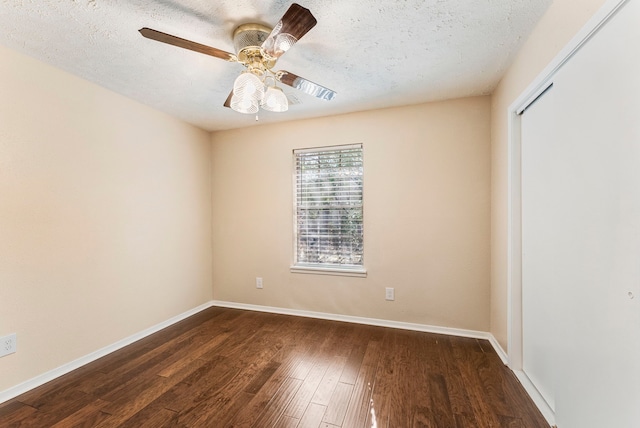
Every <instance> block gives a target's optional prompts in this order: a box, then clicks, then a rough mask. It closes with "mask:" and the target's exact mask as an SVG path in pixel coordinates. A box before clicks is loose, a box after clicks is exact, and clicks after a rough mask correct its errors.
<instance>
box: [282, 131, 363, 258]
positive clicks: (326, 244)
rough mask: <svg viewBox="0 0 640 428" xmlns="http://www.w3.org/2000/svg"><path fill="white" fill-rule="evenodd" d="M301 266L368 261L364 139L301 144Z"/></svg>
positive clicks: (298, 158) (298, 229)
mask: <svg viewBox="0 0 640 428" xmlns="http://www.w3.org/2000/svg"><path fill="white" fill-rule="evenodd" d="M294 158H295V210H296V213H295V221H296V225H295V235H296V243H295V264H296V266H312V267H328V268H331V267H336V268H340V269H348V268H350V267H351V268H361V267H362V266H363V228H362V176H363V174H362V172H363V164H362V144H357V145H350V146H334V147H326V148H318V149H307V150H295V151H294Z"/></svg>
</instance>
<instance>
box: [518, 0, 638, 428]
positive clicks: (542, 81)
mask: <svg viewBox="0 0 640 428" xmlns="http://www.w3.org/2000/svg"><path fill="white" fill-rule="evenodd" d="M627 1H631V0H609V1H607V2H606V3H605V4H604V5H603V6H602V7H601V8H600V9H599V10H598V11H597V12H596V14H595V15H594V16H593V17H591V19H590V20H589V21H587V23H586V24H585V25H584V26H583V27H582V29H581V30H580V31H579V32H578V33H577V34H576V35H575V36H574V37H573V38H572V39H571V41H570V42H569V43H568V44H567V45H566V46H565V47H564V48H563V49H562V50H561V51H560V52H559V53H558V54H557V55H556V56H555V57H554V59H553V60H552V61H551V62H550V63H549V65H547V67H545V68H544V69H543V70H542V72H541V73H540V74H538V76H537V77H536V78H535V79H534V80H533V81H532V82H531V83H530V84H529V86H527V88H526V89H525V90H524V91H523V92H522V93H521V94H520V96H519V97H518V98H516V100H515V101H514V102H513V103H512V104H511V105H510V106H509V108H508V110H507V115H508V117H507V132H508V134H507V138H508V144H507V168H508V171H507V180H508V181H507V210H508V212H507V240H508V242H507V340H508V342H507V356H508V365H509V368H511V370H513V372H514V373H515V374H516V376H517V377H518V379H519V380H520V382H521V383H522V385H523V386H524V388H525V389H526V391H527V393H528V394H529V395H530V396H531V398H532V399H533V401H534V402H535V403H536V405H537V406H538V408H539V409H540V411H541V412H542V414H543V415H544V417H545V418H546V419H547V422H549V424H550V425H554V424H555V414H554V412H553V410H552V409H551V408H550V407H549V405H548V404H547V403H546V401H545V400H544V398H543V397H542V395H541V394H540V393H539V392H538V390H537V389H536V388H535V386H534V385H533V383H532V382H531V380H530V379H529V378H528V377H527V375H526V374H525V373H524V372H523V371H522V359H523V352H522V344H523V337H522V180H521V177H522V164H521V155H522V151H521V114H522V113H523V112H524V110H525V109H526V108H527V107H528V106H529V105H530V104H531V103H532V102H533V101H535V100H536V98H538V96H540V94H542V93H543V92H544V91H546V90H547V89H548V88H549V86H551V85H552V84H553V78H554V76H555V74H556V73H557V72H558V70H560V69H561V68H562V66H563V65H564V64H565V63H566V62H568V61H569V60H570V59H571V57H573V55H575V53H576V52H577V51H578V50H579V49H580V48H581V47H582V46H583V45H584V44H585V43H586V42H588V41H589V39H591V37H593V35H594V34H595V33H597V32H598V30H599V29H600V28H601V27H602V26H604V25H605V24H606V23H607V22H608V21H609V19H610V18H611V17H612V16H613V15H614V14H615V13H616V12H617V11H618V10H619V9H620V8H621V7H622V6H623V5H624V4H625V3H626V2H627Z"/></svg>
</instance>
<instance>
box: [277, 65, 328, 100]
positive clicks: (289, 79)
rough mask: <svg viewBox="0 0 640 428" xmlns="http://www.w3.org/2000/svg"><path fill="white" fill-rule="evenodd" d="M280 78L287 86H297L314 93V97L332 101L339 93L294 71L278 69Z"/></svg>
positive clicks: (305, 91) (299, 88) (306, 91)
mask: <svg viewBox="0 0 640 428" xmlns="http://www.w3.org/2000/svg"><path fill="white" fill-rule="evenodd" d="M276 76H277V77H278V80H279V81H281V82H282V83H283V84H285V85H287V86H291V87H292V88H296V89H298V90H300V91H302V92H304V93H305V94H309V95H313V96H314V97H318V98H322V99H323V100H327V101H331V100H332V99H334V98H335V96H336V95H337V94H336V92H335V91H332V90H331V89H329V88H325V87H324V86H322V85H318V84H317V83H313V82H312V81H310V80H307V79H305V78H303V77H300V76H297V75H295V74H293V73H289V72H288V71H284V70H281V71H278V72H277V73H276Z"/></svg>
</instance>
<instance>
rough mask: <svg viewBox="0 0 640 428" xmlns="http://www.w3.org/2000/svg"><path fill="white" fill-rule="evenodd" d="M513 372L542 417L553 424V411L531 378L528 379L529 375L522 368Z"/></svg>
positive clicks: (554, 422) (554, 419)
mask: <svg viewBox="0 0 640 428" xmlns="http://www.w3.org/2000/svg"><path fill="white" fill-rule="evenodd" d="M513 373H514V374H515V375H516V377H517V378H518V380H519V381H520V384H522V387H523V388H524V390H525V391H527V394H529V397H531V399H532V400H533V402H534V403H535V405H536V406H537V407H538V409H539V410H540V413H542V416H544V418H545V419H546V420H547V422H548V423H549V425H550V426H555V424H556V415H555V412H554V411H553V409H552V408H551V407H550V406H549V404H548V403H547V401H546V400H545V399H544V398H543V397H542V395H541V394H540V392H539V391H538V388H536V387H535V385H534V384H533V382H531V379H529V376H527V375H526V373H525V372H523V371H522V370H513Z"/></svg>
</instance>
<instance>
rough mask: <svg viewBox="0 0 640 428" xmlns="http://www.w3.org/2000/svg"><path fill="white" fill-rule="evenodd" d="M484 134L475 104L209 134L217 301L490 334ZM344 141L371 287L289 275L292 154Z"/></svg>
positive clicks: (482, 103) (483, 111)
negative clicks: (390, 297) (357, 184)
mask: <svg viewBox="0 0 640 428" xmlns="http://www.w3.org/2000/svg"><path fill="white" fill-rule="evenodd" d="M489 127H490V99H489V98H488V97H479V98H468V99H461V100H454V101H446V102H439V103H432V104H424V105H419V106H409V107H402V108H393V109H385V110H377V111H368V112H363V113H355V114H349V115H343V116H334V117H328V118H321V119H313V120H304V121H295V122H289V123H286V124H279V125H265V126H260V127H251V128H247V129H241V130H232V131H223V132H217V133H214V134H213V137H212V141H213V149H212V150H213V200H214V201H215V204H214V207H213V252H214V254H213V260H214V263H213V264H214V269H213V271H214V276H213V278H214V281H213V290H214V298H215V299H217V300H223V301H231V302H240V303H248V304H257V305H267V306H275V307H281V308H291V309H301V310H310V311H320V312H327V313H333V314H344V315H352V316H361V317H372V318H380V319H385V320H395V321H402V322H413V323H422V324H430V325H437V326H445V327H457V328H465V329H474V330H481V331H488V329H489V295H490V289H489V265H490V261H489V252H490V250H489V240H490V236H489V234H490V229H489V227H490V217H489V215H490V214H489V212H490V208H489V199H490V198H489V194H490V163H489V161H490V146H489V141H490V134H489ZM350 143H363V144H364V158H365V160H364V162H365V166H364V168H365V172H364V186H365V189H364V204H365V208H364V210H365V211H364V222H365V264H366V268H367V270H368V277H367V278H346V277H339V276H322V275H312V274H293V273H290V271H289V267H290V265H291V262H292V251H293V250H292V247H293V244H292V239H293V231H292V215H293V214H292V212H293V211H292V150H293V149H295V148H301V147H318V146H326V145H336V144H350ZM257 276H260V277H263V278H264V289H263V290H258V289H256V287H255V277H257ZM384 287H395V293H396V300H395V301H394V302H387V301H385V300H384Z"/></svg>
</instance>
